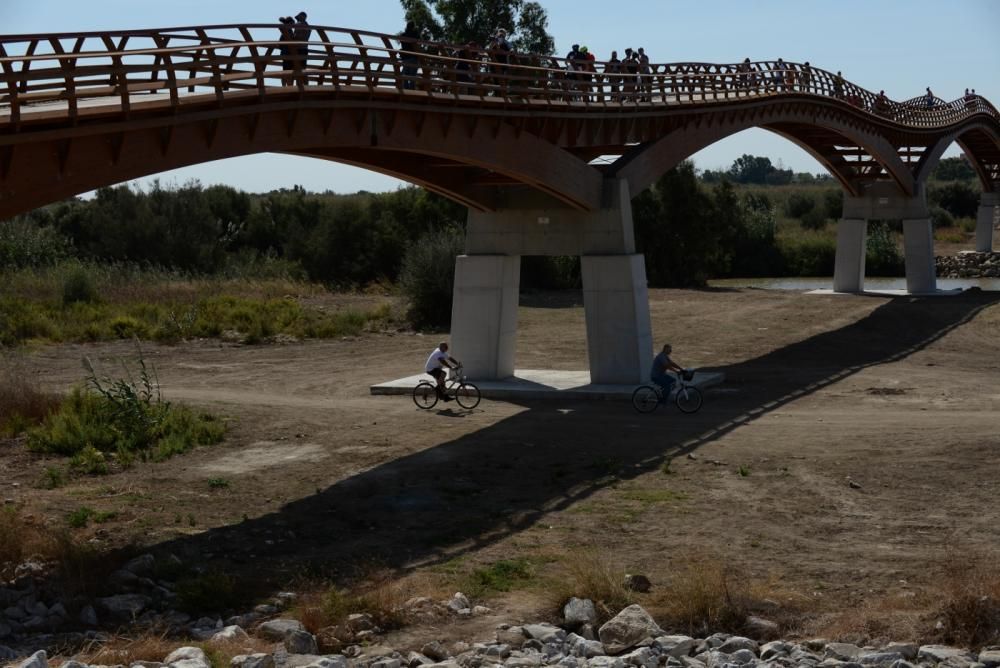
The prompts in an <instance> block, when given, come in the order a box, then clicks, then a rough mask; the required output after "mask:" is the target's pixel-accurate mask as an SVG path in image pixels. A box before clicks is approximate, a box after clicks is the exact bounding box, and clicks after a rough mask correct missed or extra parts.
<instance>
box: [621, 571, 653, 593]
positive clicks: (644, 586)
mask: <svg viewBox="0 0 1000 668" xmlns="http://www.w3.org/2000/svg"><path fill="white" fill-rule="evenodd" d="M624 585H625V588H626V589H628V590H629V591H637V592H640V593H643V594H644V593H646V592H648V591H649V590H650V589H652V587H653V583H652V582H650V581H649V578H647V577H646V576H645V575H635V574H629V575H626V576H625V582H624Z"/></svg>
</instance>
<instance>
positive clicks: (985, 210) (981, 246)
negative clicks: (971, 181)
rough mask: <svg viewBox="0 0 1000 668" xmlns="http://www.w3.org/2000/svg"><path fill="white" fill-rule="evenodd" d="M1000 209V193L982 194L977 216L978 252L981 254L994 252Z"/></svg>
mask: <svg viewBox="0 0 1000 668" xmlns="http://www.w3.org/2000/svg"><path fill="white" fill-rule="evenodd" d="M998 207H1000V193H983V194H982V196H981V197H980V200H979V211H978V212H977V215H976V250H977V251H978V252H980V253H990V252H992V251H993V229H994V226H995V225H996V222H995V221H996V215H997V208H998Z"/></svg>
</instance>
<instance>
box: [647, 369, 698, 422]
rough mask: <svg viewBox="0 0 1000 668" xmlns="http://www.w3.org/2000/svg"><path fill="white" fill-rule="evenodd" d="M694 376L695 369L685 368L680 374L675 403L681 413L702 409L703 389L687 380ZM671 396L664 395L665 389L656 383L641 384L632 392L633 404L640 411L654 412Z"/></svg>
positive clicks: (676, 385) (676, 386) (695, 411)
mask: <svg viewBox="0 0 1000 668" xmlns="http://www.w3.org/2000/svg"><path fill="white" fill-rule="evenodd" d="M692 378H694V370H693V369H685V370H684V371H683V372H682V373H680V374H678V378H677V383H676V384H675V386H674V387H675V388H676V389H675V391H676V394H675V395H674V403H675V404H677V408H679V409H680V411H681V413H697V412H698V411H699V410H701V404H702V397H701V390H699V389H698V388H697V387H695V386H694V385H690V384H688V382H687V381H689V380H691V379H692ZM668 399H669V397H665V396H663V390H662V389H661V388H660V386H659V385H656V384H655V383H654V384H652V385H640V386H639V387H637V388H636V389H635V392H633V393H632V406H633V407H634V408H635V409H636V410H637V411H639V412H640V413H652V412H653V411H655V410H656V407H657V406H659V405H660V404H661V403H664V402H666V401H667V400H668Z"/></svg>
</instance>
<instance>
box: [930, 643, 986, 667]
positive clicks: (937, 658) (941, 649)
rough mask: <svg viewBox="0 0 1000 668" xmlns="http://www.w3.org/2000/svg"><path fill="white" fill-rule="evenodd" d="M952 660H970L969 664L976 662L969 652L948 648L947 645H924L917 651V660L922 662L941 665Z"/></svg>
mask: <svg viewBox="0 0 1000 668" xmlns="http://www.w3.org/2000/svg"><path fill="white" fill-rule="evenodd" d="M951 658H958V659H962V660H968V662H969V663H972V662H973V661H975V660H976V659H975V657H974V656H973V655H972V654H970V653H969V651H968V650H965V649H960V648H958V647H947V646H945V645H923V646H922V647H921V648H920V649H918V650H917V659H919V660H921V661H933V662H934V663H941V662H942V661H947V660H948V659H951Z"/></svg>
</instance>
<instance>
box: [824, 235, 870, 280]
mask: <svg viewBox="0 0 1000 668" xmlns="http://www.w3.org/2000/svg"><path fill="white" fill-rule="evenodd" d="M867 241H868V221H867V220H865V219H863V218H850V219H848V218H845V219H843V220H841V221H840V222H839V223H838V224H837V259H836V264H835V266H834V269H833V291H834V292H864V290H865V251H866V250H867V246H866V244H867Z"/></svg>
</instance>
